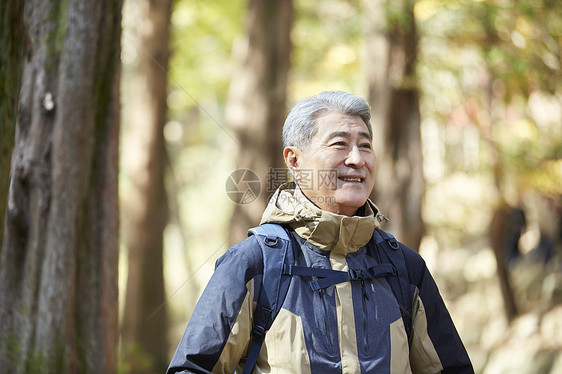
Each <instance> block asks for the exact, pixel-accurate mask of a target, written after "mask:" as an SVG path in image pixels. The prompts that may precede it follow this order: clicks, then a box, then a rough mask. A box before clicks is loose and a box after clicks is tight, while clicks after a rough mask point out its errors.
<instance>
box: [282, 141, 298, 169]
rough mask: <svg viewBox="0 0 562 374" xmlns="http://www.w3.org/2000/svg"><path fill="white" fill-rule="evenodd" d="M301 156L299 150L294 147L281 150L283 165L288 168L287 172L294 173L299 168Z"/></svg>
mask: <svg viewBox="0 0 562 374" xmlns="http://www.w3.org/2000/svg"><path fill="white" fill-rule="evenodd" d="M301 154H302V152H301V150H300V148H298V147H295V146H291V147H287V148H285V149H284V150H283V157H284V158H285V164H287V167H288V168H289V171H291V173H294V172H295V171H296V170H298V168H299V167H300V165H299V159H300V157H301Z"/></svg>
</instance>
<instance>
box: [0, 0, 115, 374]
mask: <svg viewBox="0 0 562 374" xmlns="http://www.w3.org/2000/svg"><path fill="white" fill-rule="evenodd" d="M25 19H26V24H27V25H28V33H29V36H30V40H31V42H30V43H31V45H30V56H31V58H30V60H29V61H27V62H26V64H25V67H24V72H23V83H22V87H21V97H20V102H19V112H18V122H17V128H16V141H15V148H14V155H13V169H12V170H13V173H12V177H11V185H10V192H9V205H8V211H7V218H6V227H5V234H4V241H3V249H2V258H1V262H0V320H1V321H2V324H1V325H0V337H1V340H0V367H2V370H3V371H5V372H9V373H23V372H42V373H76V372H78V371H80V372H84V373H113V372H115V371H116V363H117V357H116V344H117V257H118V226H119V222H118V221H119V219H118V202H117V179H118V170H117V156H118V141H119V139H118V137H119V83H118V82H119V57H120V56H119V55H120V47H119V43H120V32H121V3H120V1H99V2H83V1H78V0H69V1H66V2H61V1H37V0H30V1H27V2H26V5H25Z"/></svg>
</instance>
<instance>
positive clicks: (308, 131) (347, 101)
mask: <svg viewBox="0 0 562 374" xmlns="http://www.w3.org/2000/svg"><path fill="white" fill-rule="evenodd" d="M325 112H338V113H342V114H348V115H358V116H360V117H361V119H362V120H363V122H365V125H367V129H368V130H369V135H370V136H371V139H372V138H373V130H372V128H371V123H370V119H371V107H370V106H369V104H368V103H367V102H366V101H365V100H364V99H363V98H361V97H359V96H356V95H353V94H350V93H347V92H343V91H326V92H321V93H319V94H318V95H316V96H312V97H309V98H306V99H303V100H301V101H299V102H298V103H297V104H296V105H295V106H294V107H293V109H291V111H290V112H289V115H288V116H287V119H286V120H285V124H284V125H283V144H284V146H285V147H289V146H297V147H299V148H300V149H305V148H306V147H307V146H308V145H310V142H311V140H312V137H313V136H314V134H316V131H317V126H316V119H317V118H318V117H319V116H320V115H321V114H323V113H325Z"/></svg>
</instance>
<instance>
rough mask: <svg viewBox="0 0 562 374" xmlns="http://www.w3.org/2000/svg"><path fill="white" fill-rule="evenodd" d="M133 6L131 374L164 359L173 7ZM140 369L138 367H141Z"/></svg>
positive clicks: (163, 2) (127, 344)
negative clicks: (168, 99)
mask: <svg viewBox="0 0 562 374" xmlns="http://www.w3.org/2000/svg"><path fill="white" fill-rule="evenodd" d="M135 6H137V7H138V8H139V17H140V20H142V21H141V22H138V23H137V25H136V27H135V32H136V34H137V35H138V41H139V45H138V46H137V47H138V48H137V49H138V51H139V57H138V60H137V65H136V67H135V68H134V70H135V71H134V72H133V77H132V79H133V83H132V85H133V88H132V90H133V94H132V95H131V97H130V100H129V101H130V103H129V106H128V107H129V109H128V110H127V114H128V115H127V118H128V119H129V120H130V130H129V131H128V132H127V134H128V135H129V136H130V138H129V139H127V140H128V141H127V144H128V146H127V154H130V155H131V156H132V157H133V158H134V159H133V160H126V163H127V164H129V165H130V170H129V172H130V173H131V180H132V188H131V190H129V191H128V192H127V196H124V200H125V202H126V214H125V217H126V218H125V219H126V226H125V227H126V237H127V239H126V243H127V249H128V254H129V256H128V259H129V271H128V280H127V295H126V302H125V312H124V318H123V325H122V339H123V351H124V353H125V357H126V360H127V361H129V363H130V365H131V367H132V370H133V371H134V372H140V371H143V372H144V371H154V372H157V371H162V370H163V368H165V367H166V365H167V363H168V360H169V356H168V344H167V340H166V334H167V331H168V328H167V326H168V322H167V316H166V308H165V302H166V298H165V292H164V274H163V257H162V255H163V253H162V252H163V234H164V229H165V227H166V224H167V222H168V199H167V194H166V188H165V183H164V182H165V181H164V179H165V170H166V168H167V156H166V148H165V140H164V133H163V130H164V125H165V123H166V110H167V105H166V97H167V67H168V60H169V54H170V53H169V34H170V15H171V8H172V1H171V0H159V1H150V0H143V1H136V2H135ZM139 356H140V357H142V360H139V358H140V357H139ZM140 363H144V364H143V365H142V367H139V365H140Z"/></svg>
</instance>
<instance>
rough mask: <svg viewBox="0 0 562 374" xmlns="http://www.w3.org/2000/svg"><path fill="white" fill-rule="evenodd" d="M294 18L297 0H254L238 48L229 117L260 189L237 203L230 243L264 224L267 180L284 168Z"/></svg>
mask: <svg viewBox="0 0 562 374" xmlns="http://www.w3.org/2000/svg"><path fill="white" fill-rule="evenodd" d="M292 19H293V2H292V1H289V0H287V1H267V0H252V1H250V3H249V7H248V13H247V26H246V36H245V39H244V40H243V41H241V42H240V43H239V44H238V45H236V46H235V51H234V53H235V58H236V59H237V62H238V64H239V68H238V71H237V72H236V73H235V74H234V78H233V81H232V84H231V86H230V92H229V99H228V105H227V110H226V118H227V119H228V124H229V126H230V127H231V128H233V129H234V131H235V133H236V140H237V143H238V149H237V155H236V164H237V167H238V168H239V169H250V170H252V171H254V172H255V173H256V174H257V175H258V177H259V179H260V181H261V191H260V192H261V193H260V194H259V196H258V197H257V199H255V200H253V199H249V200H242V201H241V200H239V201H236V206H235V208H234V213H233V219H232V223H231V227H230V238H229V240H230V242H231V243H235V242H237V241H240V240H242V239H244V238H245V237H246V231H247V229H248V228H250V227H252V226H255V225H257V224H259V221H260V218H261V215H262V213H263V210H264V209H265V206H266V204H267V200H268V197H269V195H270V194H271V193H272V192H273V191H271V190H272V189H273V187H272V186H271V183H268V182H271V177H272V175H273V173H277V172H278V171H279V170H283V168H284V166H283V165H284V164H283V156H282V149H283V148H282V144H281V129H282V127H283V122H284V120H285V115H286V87H287V75H288V71H289V66H290V53H291V40H290V32H291V24H292ZM250 182H251V181H250ZM237 187H238V188H240V189H245V188H247V187H248V185H247V184H245V183H244V184H242V183H241V184H238V186H237ZM268 187H270V188H268Z"/></svg>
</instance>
